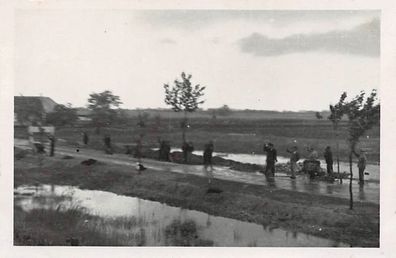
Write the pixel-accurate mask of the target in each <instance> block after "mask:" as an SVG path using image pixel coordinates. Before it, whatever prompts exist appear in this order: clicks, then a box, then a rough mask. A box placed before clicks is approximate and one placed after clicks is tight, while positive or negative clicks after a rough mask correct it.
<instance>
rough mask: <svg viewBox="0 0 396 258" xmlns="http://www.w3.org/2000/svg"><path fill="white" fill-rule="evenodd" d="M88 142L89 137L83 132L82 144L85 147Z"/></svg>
mask: <svg viewBox="0 0 396 258" xmlns="http://www.w3.org/2000/svg"><path fill="white" fill-rule="evenodd" d="M88 142H89V137H88V133H87V132H83V143H84V144H85V145H87V144H88Z"/></svg>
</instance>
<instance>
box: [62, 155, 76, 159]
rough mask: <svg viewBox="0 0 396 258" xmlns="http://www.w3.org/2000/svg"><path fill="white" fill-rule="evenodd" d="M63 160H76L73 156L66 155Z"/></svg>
mask: <svg viewBox="0 0 396 258" xmlns="http://www.w3.org/2000/svg"><path fill="white" fill-rule="evenodd" d="M62 159H74V157H73V156H69V155H65V156H63V158H62Z"/></svg>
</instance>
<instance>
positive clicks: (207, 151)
mask: <svg viewBox="0 0 396 258" xmlns="http://www.w3.org/2000/svg"><path fill="white" fill-rule="evenodd" d="M213 150H214V146H213V142H212V141H210V142H209V143H207V144H205V147H204V153H203V162H204V168H205V173H206V177H207V178H208V183H209V184H210V183H211V180H212V178H213V164H212V156H213ZM208 168H210V169H208Z"/></svg>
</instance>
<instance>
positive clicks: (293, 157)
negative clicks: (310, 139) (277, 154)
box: [286, 146, 300, 179]
mask: <svg viewBox="0 0 396 258" xmlns="http://www.w3.org/2000/svg"><path fill="white" fill-rule="evenodd" d="M286 151H287V152H289V153H290V170H291V177H290V178H291V179H296V171H297V161H298V160H299V159H300V153H298V147H297V146H293V147H292V148H291V149H290V150H289V149H287V150H286Z"/></svg>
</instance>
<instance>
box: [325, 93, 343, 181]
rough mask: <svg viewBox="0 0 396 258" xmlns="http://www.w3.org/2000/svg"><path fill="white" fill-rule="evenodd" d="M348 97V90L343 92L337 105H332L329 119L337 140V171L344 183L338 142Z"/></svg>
mask: <svg viewBox="0 0 396 258" xmlns="http://www.w3.org/2000/svg"><path fill="white" fill-rule="evenodd" d="M346 97H347V94H346V92H344V93H342V95H341V97H340V99H339V101H338V103H337V104H335V105H330V115H329V117H328V118H327V119H329V120H330V121H331V122H332V124H333V137H334V139H335V142H336V156H337V173H338V177H339V178H340V183H341V184H342V178H341V176H340V154H339V152H340V145H339V142H338V140H339V139H338V136H339V135H338V133H339V131H338V125H339V123H340V121H341V119H342V117H343V116H344V114H345V105H344V104H345V99H346Z"/></svg>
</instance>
